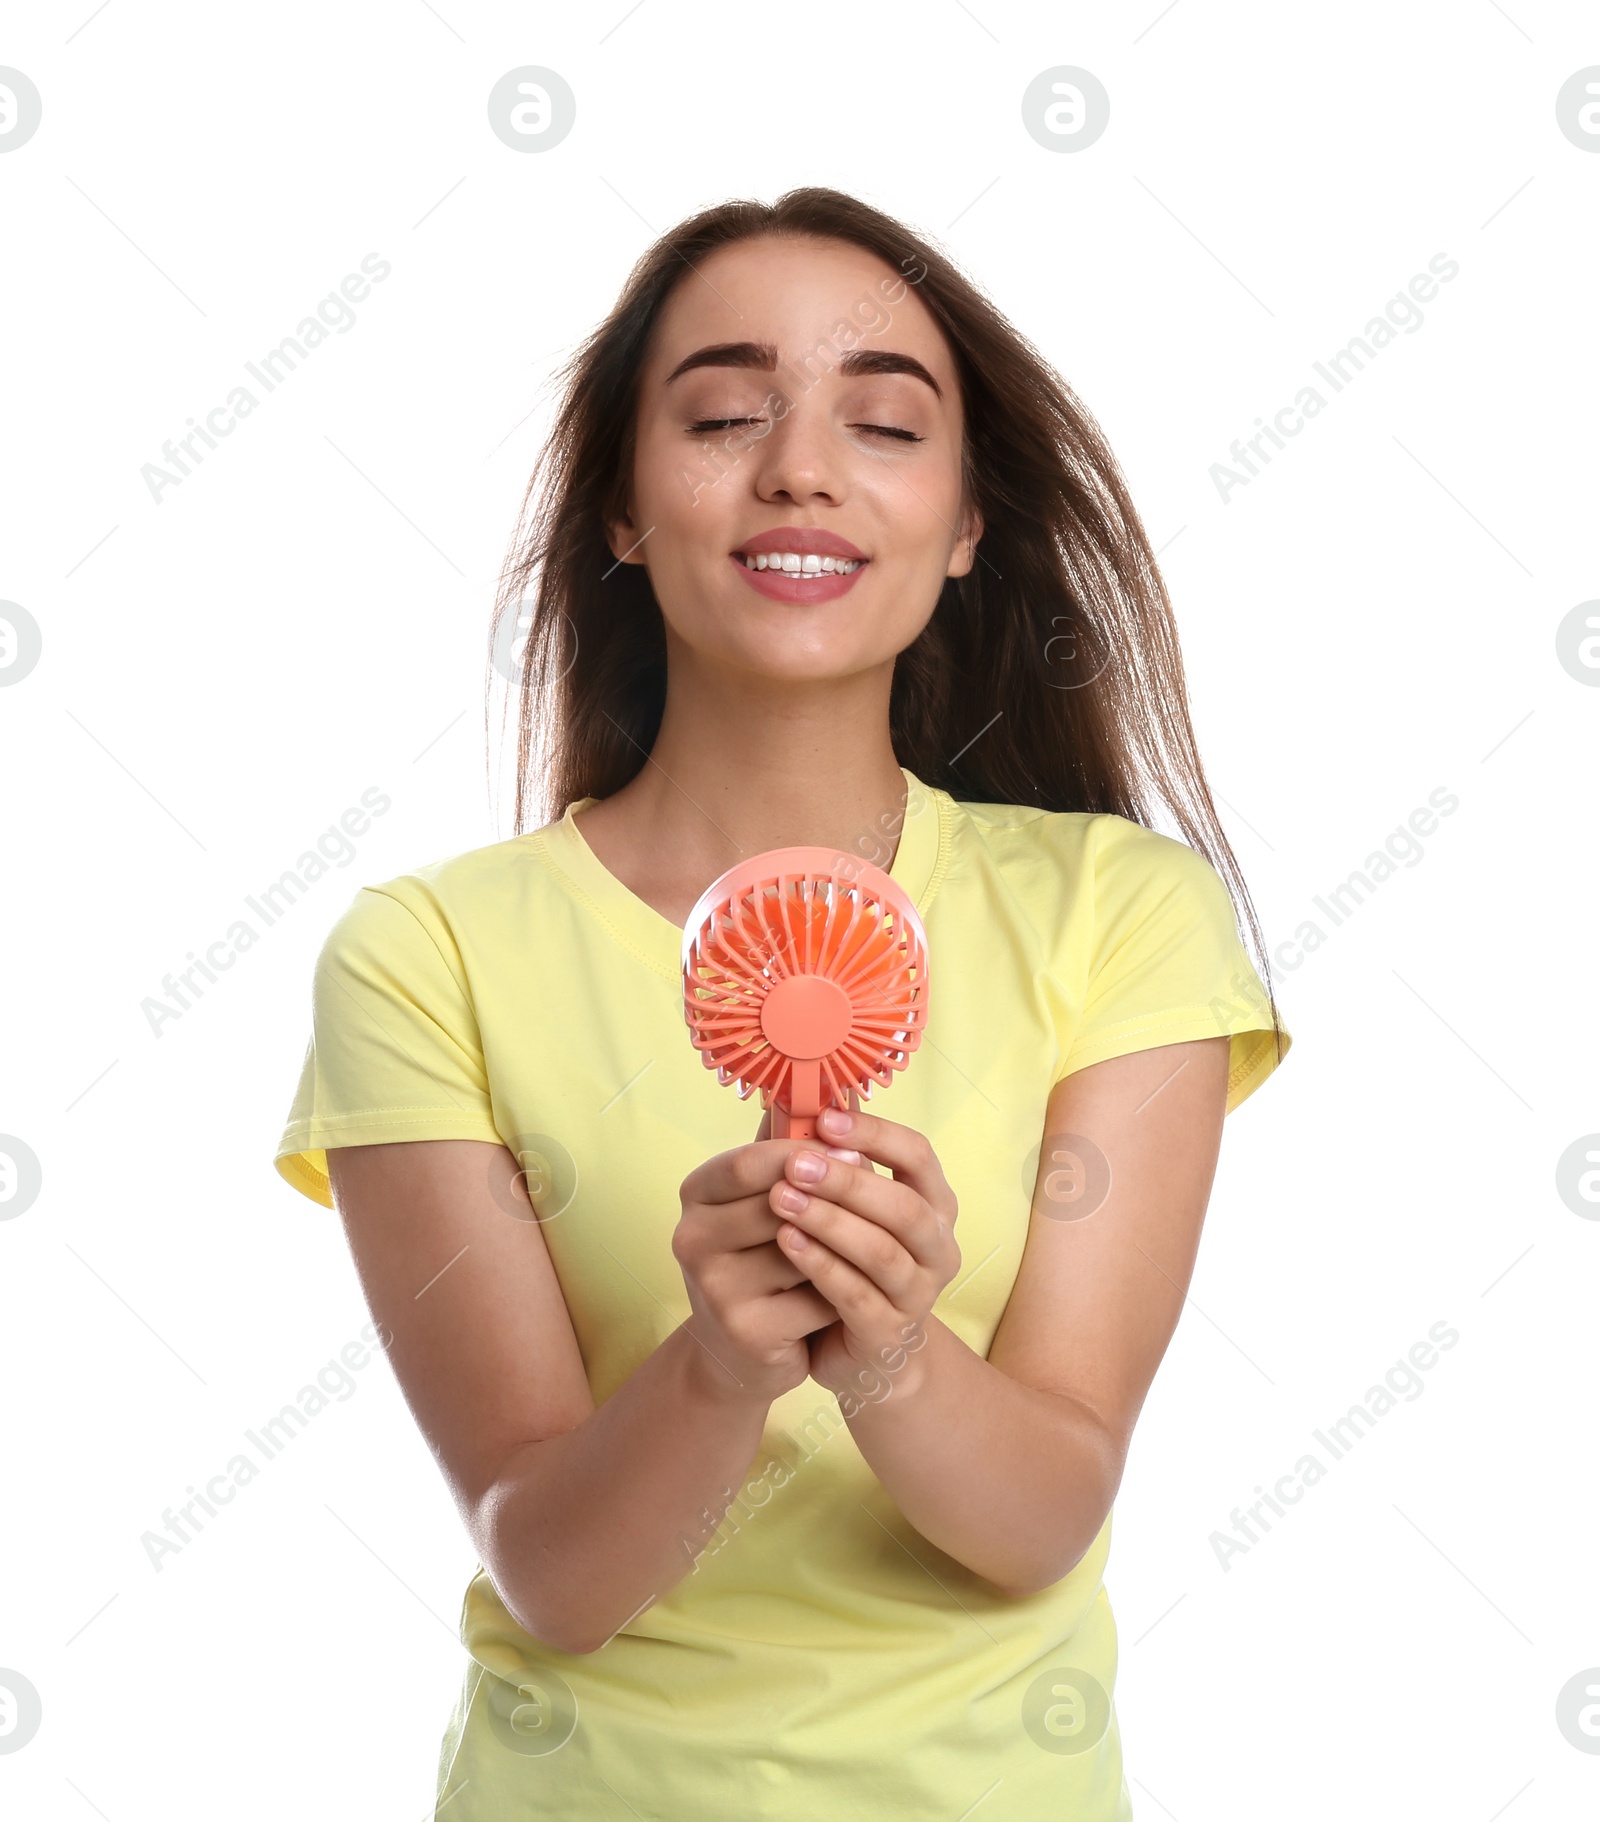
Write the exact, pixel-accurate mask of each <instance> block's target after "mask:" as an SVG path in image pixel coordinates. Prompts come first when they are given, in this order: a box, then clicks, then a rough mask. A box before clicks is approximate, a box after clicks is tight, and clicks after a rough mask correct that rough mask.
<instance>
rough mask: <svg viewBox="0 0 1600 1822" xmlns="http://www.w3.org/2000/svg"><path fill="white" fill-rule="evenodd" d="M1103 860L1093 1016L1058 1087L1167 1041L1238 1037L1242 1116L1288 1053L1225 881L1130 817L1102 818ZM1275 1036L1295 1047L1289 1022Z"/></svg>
mask: <svg viewBox="0 0 1600 1822" xmlns="http://www.w3.org/2000/svg"><path fill="white" fill-rule="evenodd" d="M1092 856H1093V860H1092V865H1093V881H1094V891H1093V931H1094V933H1093V937H1092V939H1091V941H1090V944H1089V955H1088V958H1087V978H1086V980H1085V984H1084V994H1083V1010H1082V1016H1081V1018H1080V1019H1079V1021H1078V1024H1077V1028H1076V1030H1075V1031H1073V1033H1072V1034H1071V1036H1070V1040H1069V1041H1068V1043H1067V1046H1066V1058H1065V1062H1064V1064H1063V1066H1062V1067H1061V1069H1060V1071H1059V1075H1058V1079H1060V1077H1063V1076H1068V1075H1071V1074H1072V1073H1073V1072H1074V1071H1075V1070H1078V1069H1084V1068H1086V1067H1087V1066H1088V1065H1089V1064H1091V1063H1099V1062H1103V1061H1105V1059H1106V1058H1108V1057H1114V1056H1125V1055H1127V1054H1128V1053H1129V1052H1131V1051H1135V1050H1149V1049H1153V1048H1154V1047H1155V1046H1156V1045H1158V1044H1179V1043H1184V1042H1186V1041H1188V1040H1191V1039H1194V1038H1208V1037H1227V1038H1228V1039H1229V1052H1230V1054H1229V1067H1228V1099H1227V1109H1226V1111H1227V1112H1229V1113H1232V1111H1233V1110H1234V1108H1235V1107H1237V1106H1238V1105H1239V1103H1240V1102H1241V1101H1243V1100H1245V1099H1246V1098H1247V1097H1248V1096H1249V1095H1251V1094H1253V1093H1254V1092H1255V1090H1256V1089H1257V1088H1259V1087H1260V1086H1261V1084H1262V1083H1263V1082H1264V1081H1266V1079H1267V1077H1268V1076H1269V1075H1271V1074H1272V1072H1273V1070H1274V1069H1276V1068H1277V1066H1278V1064H1279V1062H1280V1061H1281V1060H1282V1057H1281V1056H1280V1054H1279V1050H1278V1043H1277V1038H1276V1036H1275V1028H1274V1020H1273V1009H1272V1005H1271V1002H1270V1001H1269V999H1268V997H1267V991H1266V988H1265V987H1264V986H1263V985H1262V983H1261V977H1260V975H1259V974H1258V973H1257V972H1256V969H1255V966H1254V964H1253V963H1252V962H1251V960H1250V957H1249V955H1248V954H1247V953H1246V951H1245V948H1244V944H1243V943H1242V941H1241V940H1240V936H1239V927H1238V923H1237V921H1236V919H1235V915H1234V909H1233V900H1232V898H1231V896H1230V895H1229V892H1228V888H1227V886H1226V885H1225V884H1224V882H1223V880H1222V876H1221V875H1220V874H1219V873H1218V872H1217V871H1216V869H1215V868H1214V867H1213V866H1212V865H1211V863H1210V861H1208V860H1207V859H1206V858H1205V856H1204V855H1203V854H1200V853H1197V852H1196V851H1195V850H1194V849H1193V848H1190V847H1188V846H1186V845H1185V844H1184V843H1183V842H1180V841H1174V840H1173V839H1172V838H1171V837H1170V836H1166V835H1162V834H1159V833H1158V832H1157V831H1155V830H1153V829H1147V828H1144V827H1143V826H1142V825H1140V824H1138V823H1135V822H1131V821H1129V820H1127V819H1126V818H1123V817H1119V816H1102V817H1097V818H1096V819H1095V840H1094V842H1093V846H1092ZM1081 965H1082V964H1080V966H1081ZM1276 1030H1277V1031H1278V1032H1281V1033H1282V1041H1283V1052H1282V1054H1283V1056H1287V1054H1288V1051H1289V1046H1290V1043H1291V1042H1292V1040H1291V1038H1290V1036H1289V1033H1288V1031H1287V1030H1286V1029H1284V1027H1283V1026H1282V1024H1281V1022H1280V1023H1279V1024H1278V1025H1277V1027H1276Z"/></svg>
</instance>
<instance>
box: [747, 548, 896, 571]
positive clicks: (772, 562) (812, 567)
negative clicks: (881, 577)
mask: <svg viewBox="0 0 1600 1822" xmlns="http://www.w3.org/2000/svg"><path fill="white" fill-rule="evenodd" d="M735 554H737V553H735ZM742 561H743V563H744V566H745V568H746V569H781V570H782V571H783V573H784V574H785V575H786V576H848V575H850V574H852V573H853V572H854V571H855V570H858V569H860V567H861V564H862V562H863V561H864V559H861V558H853V557H817V556H807V557H802V556H800V555H799V553H798V552H796V551H792V550H762V551H757V552H756V554H755V555H754V556H753V557H749V556H747V557H744V558H743V559H742Z"/></svg>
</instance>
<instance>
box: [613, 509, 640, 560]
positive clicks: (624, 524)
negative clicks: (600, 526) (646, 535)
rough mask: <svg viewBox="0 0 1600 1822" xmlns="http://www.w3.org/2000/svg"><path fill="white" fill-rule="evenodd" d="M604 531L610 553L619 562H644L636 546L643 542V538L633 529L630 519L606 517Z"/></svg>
mask: <svg viewBox="0 0 1600 1822" xmlns="http://www.w3.org/2000/svg"><path fill="white" fill-rule="evenodd" d="M605 533H606V543H607V544H608V545H609V546H610V548H611V554H612V556H613V557H615V558H616V560H617V561H618V562H619V563H643V562H644V558H643V557H642V556H640V554H639V548H638V547H639V546H640V545H642V544H643V543H644V540H643V538H641V537H640V536H639V534H638V532H637V531H636V530H635V529H634V524H633V521H632V520H631V519H608V520H607V521H606V527H605Z"/></svg>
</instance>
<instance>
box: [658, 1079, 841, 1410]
mask: <svg viewBox="0 0 1600 1822" xmlns="http://www.w3.org/2000/svg"><path fill="white" fill-rule="evenodd" d="M771 1130H772V1116H771V1114H770V1113H768V1114H766V1115H764V1116H763V1118H762V1121H761V1126H760V1128H759V1130H758V1132H757V1134H756V1137H755V1139H754V1141H753V1142H752V1143H751V1144H749V1145H738V1146H735V1147H734V1149H733V1150H732V1151H724V1152H720V1153H719V1154H718V1155H717V1156H716V1157H714V1158H708V1159H707V1160H706V1162H705V1163H704V1164H702V1165H700V1166H699V1168H698V1169H696V1170H692V1171H690V1173H689V1175H688V1176H687V1177H685V1178H684V1180H683V1183H682V1185H681V1187H680V1189H679V1191H678V1197H679V1201H680V1202H681V1203H682V1207H683V1213H682V1217H681V1218H680V1220H679V1222H678V1225H677V1228H676V1229H675V1231H674V1232H673V1236H672V1255H673V1257H674V1258H675V1259H676V1260H677V1261H678V1264H679V1267H680V1268H681V1269H682V1272H683V1281H684V1284H685V1286H686V1287H687V1288H688V1292H689V1305H690V1308H691V1311H692V1312H693V1313H692V1314H691V1315H690V1317H689V1320H688V1321H687V1322H686V1323H685V1324H684V1326H685V1327H686V1328H687V1329H688V1330H689V1331H690V1333H691V1334H692V1335H693V1336H694V1338H695V1339H696V1340H697V1341H698V1342H699V1343H700V1347H701V1352H702V1357H703V1359H704V1364H705V1366H706V1369H707V1374H708V1380H707V1383H708V1384H711V1385H712V1386H713V1387H714V1388H716V1389H719V1390H722V1391H725V1392H727V1393H728V1394H729V1395H730V1396H732V1397H741V1396H743V1397H748V1398H751V1399H754V1400H755V1401H757V1402H759V1403H762V1404H770V1403H771V1402H772V1401H773V1400H774V1399H775V1398H779V1397H781V1396H782V1395H783V1394H784V1393H785V1392H788V1391H792V1390H793V1389H794V1387H795V1386H797V1385H799V1384H801V1383H802V1381H803V1380H804V1379H805V1378H806V1375H807V1374H808V1373H809V1371H810V1366H811V1355H810V1352H809V1350H808V1349H807V1347H806V1336H807V1335H809V1334H811V1333H812V1332H813V1331H814V1330H816V1329H824V1328H827V1327H829V1325H830V1324H832V1323H834V1322H837V1321H838V1320H839V1312H838V1311H837V1310H836V1309H835V1308H834V1307H833V1305H832V1304H831V1303H830V1302H829V1301H828V1300H827V1298H826V1297H824V1296H823V1295H822V1294H821V1292H820V1291H818V1290H817V1289H816V1288H815V1287H814V1286H813V1285H812V1283H811V1281H810V1279H809V1278H807V1277H806V1276H805V1274H804V1273H803V1272H802V1271H800V1270H799V1269H798V1267H796V1266H795V1265H794V1264H793V1262H792V1261H791V1260H789V1259H788V1258H786V1257H785V1255H784V1252H783V1249H782V1247H780V1246H779V1245H778V1240H777V1234H778V1228H779V1226H780V1225H781V1218H780V1217H779V1216H778V1215H777V1214H775V1213H774V1212H773V1209H772V1204H771V1200H770V1196H771V1191H772V1187H773V1185H774V1184H775V1183H777V1182H778V1180H779V1179H780V1178H781V1177H782V1176H783V1171H784V1161H785V1160H786V1159H787V1158H788V1156H789V1154H790V1153H791V1152H794V1151H798V1150H801V1149H802V1148H804V1147H808V1146H809V1147H810V1148H811V1149H813V1150H821V1149H825V1148H824V1147H823V1146H822V1145H821V1143H820V1141H818V1140H807V1139H773V1138H771V1137H769V1136H768V1135H769V1134H770V1133H771Z"/></svg>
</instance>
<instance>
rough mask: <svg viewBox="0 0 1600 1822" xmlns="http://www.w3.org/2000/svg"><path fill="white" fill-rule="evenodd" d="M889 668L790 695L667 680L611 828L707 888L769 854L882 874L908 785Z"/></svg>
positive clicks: (790, 685)
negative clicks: (858, 860)
mask: <svg viewBox="0 0 1600 1822" xmlns="http://www.w3.org/2000/svg"><path fill="white" fill-rule="evenodd" d="M893 675H894V666H893V662H892V661H891V662H890V663H889V664H886V665H881V666H879V667H877V668H876V669H874V670H871V671H864V672H860V673H858V674H857V675H855V676H853V677H848V678H842V679H841V678H828V679H826V680H825V681H819V682H817V683H815V684H806V683H800V684H796V683H795V682H794V681H792V680H782V681H779V680H774V679H771V678H762V677H755V676H749V675H743V676H740V677H738V678H733V679H729V678H728V677H726V676H721V677H718V676H712V675H708V674H707V672H706V670H705V669H704V668H703V667H701V666H698V665H695V664H693V663H691V664H688V665H684V664H676V663H675V664H673V665H672V666H671V668H670V669H669V674H668V687H667V700H666V705H665V708H664V711H663V714H662V719H661V729H660V732H659V734H658V735H657V738H656V742H655V745H654V747H653V749H652V751H651V754H650V758H649V759H648V760H647V761H646V762H645V764H644V765H643V766H642V767H641V769H640V771H639V773H638V775H637V776H636V777H635V778H633V779H631V780H630V781H629V783H628V784H627V785H625V786H624V787H623V789H622V790H620V791H618V792H617V793H616V794H615V795H614V796H613V797H611V798H609V799H608V800H607V805H606V806H605V807H608V808H609V809H610V810H611V814H612V822H613V827H614V828H615V829H617V830H618V832H619V833H622V834H624V836H625V837H630V838H632V839H633V840H636V841H638V842H640V843H648V845H649V847H650V848H651V849H653V850H654V851H655V853H656V854H657V855H661V856H667V855H670V856H671V857H672V858H671V863H670V864H671V868H672V871H673V872H675V873H679V874H680V875H687V876H688V877H690V878H692V879H699V880H700V881H701V882H702V884H705V883H709V882H710V881H711V880H712V879H714V878H715V877H716V876H717V875H718V874H719V873H722V872H725V871H726V870H727V869H728V868H729V867H731V866H733V865H735V863H736V862H738V861H740V860H742V859H747V858H749V857H750V856H751V855H754V854H759V853H762V852H764V851H765V850H767V849H770V848H787V847H798V846H802V845H804V846H811V845H815V846H819V847H831V848H840V849H843V850H845V851H846V852H848V853H852V854H858V855H861V856H862V857H863V858H865V859H868V860H870V861H872V862H873V864H875V865H878V866H882V867H884V868H887V867H888V866H889V865H890V864H891V861H892V859H893V855H894V852H895V849H896V846H897V844H898V841H899V833H900V824H901V817H902V813H903V809H904V804H905V794H906V784H905V779H904V776H903V775H902V773H901V771H900V767H899V765H898V763H897V762H896V759H895V754H894V748H893V745H892V743H891V741H890V738H889V688H890V684H891V682H892V680H893Z"/></svg>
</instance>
